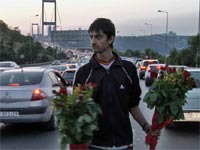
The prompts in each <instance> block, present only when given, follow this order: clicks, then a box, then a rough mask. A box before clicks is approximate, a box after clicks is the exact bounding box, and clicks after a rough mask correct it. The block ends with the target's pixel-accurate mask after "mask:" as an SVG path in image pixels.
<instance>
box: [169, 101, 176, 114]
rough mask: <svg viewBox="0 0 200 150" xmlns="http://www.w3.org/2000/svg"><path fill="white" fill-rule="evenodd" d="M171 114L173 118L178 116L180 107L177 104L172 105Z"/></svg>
mask: <svg viewBox="0 0 200 150" xmlns="http://www.w3.org/2000/svg"><path fill="white" fill-rule="evenodd" d="M170 112H171V113H172V116H174V117H175V116H176V115H177V112H178V107H177V105H176V102H172V103H170Z"/></svg>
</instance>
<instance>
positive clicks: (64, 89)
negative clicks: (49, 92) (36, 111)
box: [59, 86, 67, 94]
mask: <svg viewBox="0 0 200 150" xmlns="http://www.w3.org/2000/svg"><path fill="white" fill-rule="evenodd" d="M59 92H60V93H61V94H67V89H66V87H64V86H61V87H60V91H59Z"/></svg>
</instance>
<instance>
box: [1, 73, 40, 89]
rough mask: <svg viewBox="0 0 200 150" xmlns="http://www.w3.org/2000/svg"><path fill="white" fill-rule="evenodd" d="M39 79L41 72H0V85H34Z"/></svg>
mask: <svg viewBox="0 0 200 150" xmlns="http://www.w3.org/2000/svg"><path fill="white" fill-rule="evenodd" d="M41 79H42V72H3V73H1V74H0V86H8V85H12V84H18V85H34V84H38V83H40V81H41Z"/></svg>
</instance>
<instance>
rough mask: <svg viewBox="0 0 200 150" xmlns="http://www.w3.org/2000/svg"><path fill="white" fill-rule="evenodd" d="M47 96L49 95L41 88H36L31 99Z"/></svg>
mask: <svg viewBox="0 0 200 150" xmlns="http://www.w3.org/2000/svg"><path fill="white" fill-rule="evenodd" d="M45 98H47V95H46V94H45V93H44V92H43V91H42V90H41V89H34V90H33V93H32V98H31V101H37V100H42V99H45Z"/></svg>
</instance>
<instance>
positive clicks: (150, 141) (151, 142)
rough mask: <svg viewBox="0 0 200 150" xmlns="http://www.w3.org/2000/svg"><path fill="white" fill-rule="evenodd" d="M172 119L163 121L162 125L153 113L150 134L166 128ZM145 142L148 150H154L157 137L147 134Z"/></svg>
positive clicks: (156, 114)
mask: <svg viewBox="0 0 200 150" xmlns="http://www.w3.org/2000/svg"><path fill="white" fill-rule="evenodd" d="M172 121H173V118H171V119H168V120H165V121H163V122H162V123H160V124H159V123H158V113H157V112H156V111H155V112H154V114H153V118H152V132H155V131H157V130H161V129H162V128H164V127H165V126H167V125H168V124H170V123H172ZM145 141H146V143H147V144H148V145H149V150H155V149H156V145H157V143H158V136H157V135H153V134H152V133H150V132H149V133H147V135H146V137H145Z"/></svg>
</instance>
